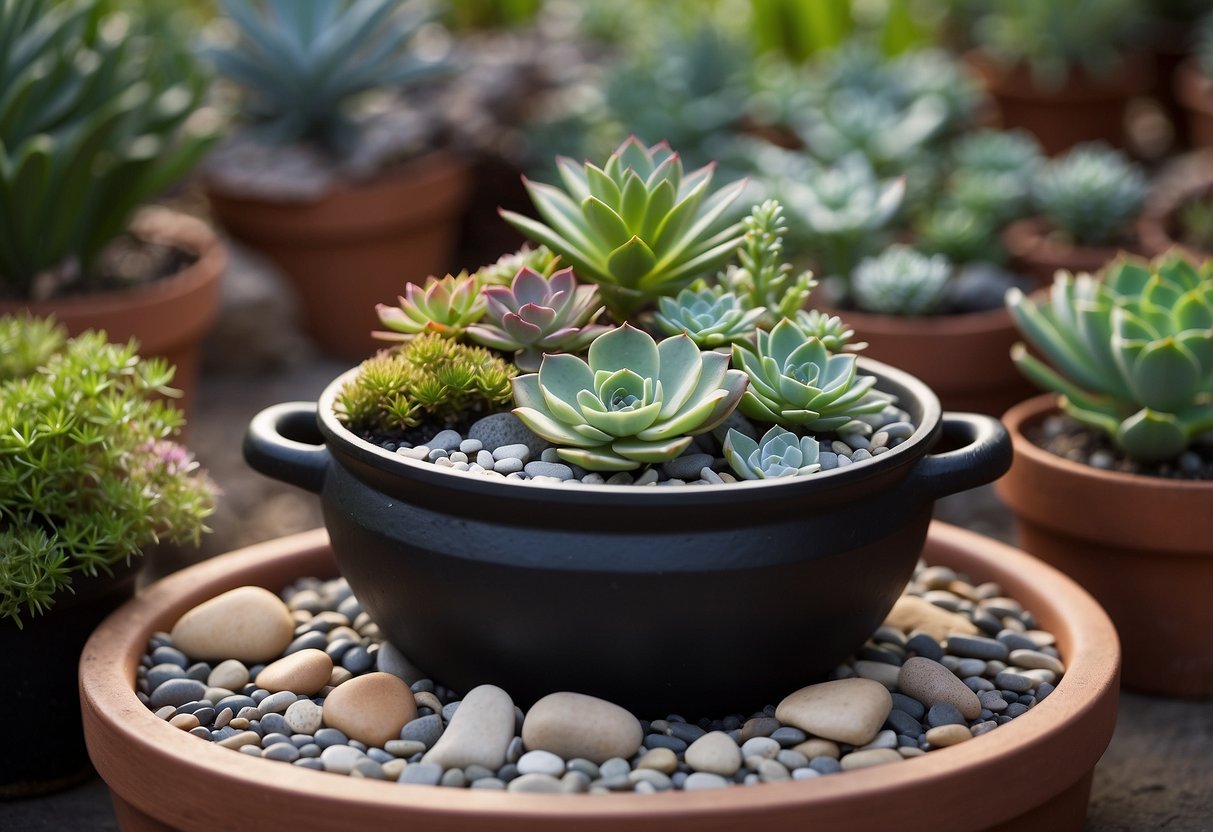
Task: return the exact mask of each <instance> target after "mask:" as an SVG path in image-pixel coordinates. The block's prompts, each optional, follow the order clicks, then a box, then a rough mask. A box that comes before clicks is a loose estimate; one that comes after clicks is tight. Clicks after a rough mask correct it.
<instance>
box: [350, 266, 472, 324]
mask: <svg viewBox="0 0 1213 832" xmlns="http://www.w3.org/2000/svg"><path fill="white" fill-rule="evenodd" d="M398 300H399V306H388V305H387V304H383V303H380V304H378V305H377V306H376V307H375V311H376V312H377V313H378V314H379V322H380V323H381V324H383V325H384V326H385V327H387V328H388V329H389V330H391V331H390V332H374V333H372V335H374V336H375V337H376V338H379V339H380V340H383V341H407V340H409V339H410V338H412V337H414V336H416V335H419V334H421V333H423V332H436V333H439V334H441V335H444V336H446V337H448V338H456V339H458V338H462V337H463V335H464V333H465V332H466V331H467V329H468V327H469V326H471V325H472V324H474V323H475V322H476V321H478V320H480V318H481V317H483V315H484V313H485V310H486V308H487V302H486V300H485V298H484V297H483V296H482V295H481V293H480V286H479V283H478V282H477V280H476V276H475V275H469V274H468V273H467V272H460V273H459V274H458V275H449V274H448V275H446V276H445V277H443V278H441V279H438V278H436V277H430V278H429V279H427V280H426V282H425V285H424V286H418V285H417V284H416V283H410V284H408V285H407V286H406V287H405V290H404V296H403V297H400V298H398Z"/></svg>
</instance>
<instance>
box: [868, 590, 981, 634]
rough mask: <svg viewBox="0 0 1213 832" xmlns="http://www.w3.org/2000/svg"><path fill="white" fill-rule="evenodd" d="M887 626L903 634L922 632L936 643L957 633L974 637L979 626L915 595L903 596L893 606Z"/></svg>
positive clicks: (886, 622) (886, 621)
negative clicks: (915, 631) (913, 631)
mask: <svg viewBox="0 0 1213 832" xmlns="http://www.w3.org/2000/svg"><path fill="white" fill-rule="evenodd" d="M884 623H885V626H887V627H896V628H897V629H899V630H901V631H902V632H903V633H908V632H910V631H911V630H921V631H922V632H924V633H927V634H928V635H929V636H931V638H933V639H935V640H936V641H943V640H944V639H946V638H947V637H948V636H950V635H952V634H954V633H956V634H960V635H974V634H976V633H977V625H975V624H974V623H973V622H972V621H970V620H969V619H967V618H965V617H964V616H963V615H958V614H956V613H954V612H949V611H947V610H945V609H943V608H942V607H937V606H935V605H934V604H932V603H930V602H929V601H924V600H923V599H922V598H919V597H917V596H914V595H903V596H901V597H900V598H898V599H897V602H896V603H894V604H893V609H892V610H890V611H889V614H888V616H886V617H885V620H884Z"/></svg>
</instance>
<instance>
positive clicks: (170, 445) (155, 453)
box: [0, 317, 216, 627]
mask: <svg viewBox="0 0 1213 832" xmlns="http://www.w3.org/2000/svg"><path fill="white" fill-rule="evenodd" d="M0 343H2V344H4V345H5V348H6V351H7V352H8V353H9V355H10V356H20V357H21V358H19V359H18V361H16V362H13V364H12V365H10V367H9V368H8V369H10V370H13V371H14V374H13V375H11V376H9V377H7V378H4V379H3V380H2V381H0V553H2V554H0V619H5V618H8V619H11V620H12V621H14V622H15V623H16V624H17V626H19V627H20V626H21V625H22V623H23V619H24V618H28V617H29V616H34V615H38V614H40V613H42V612H45V611H46V610H47V609H48V608H49V607H51V606H52V605H53V604H54V603H55V598H56V597H58V596H60V595H61V594H62V593H63V592H65V591H69V590H70V588H71V584H72V581H73V579H74V578H75V577H76V576H79V575H96V574H98V573H109V572H111V571H112V568H113V567H114V566H117V565H118V564H121V563H125V562H127V561H128V560H129V559H130V558H132V557H134V556H137V555H139V554H141V553H142V552H143V551H144V550H145V549H147V548H148V547H150V546H152V545H153V544H155V543H157V542H160V541H168V542H172V543H180V544H184V543H190V542H193V543H196V542H197V541H198V538H199V536H200V535H201V533H202V532H203V531H205V526H204V520H205V518H206V517H207V515H209V514H210V513H211V512H212V511H213V510H214V498H215V491H216V489H215V487H214V484H213V483H212V482H211V481H210V480H209V479H208V478H207V477H206V476H205V475H204V474H203V473H202V472H201V471H199V470H198V465H197V463H196V462H195V461H194V459H193V457H192V456H191V455H190V453H189V452H188V451H187V450H186V449H185V448H183V447H182V446H181V445H179V444H177V443H176V441H174V440H175V437H177V436H178V435H179V434H180V431H181V427H182V424H183V417H182V415H181V412H180V411H178V410H177V409H175V408H174V407H173V406H172V405H171V404H169V403H168V402H167V401H166V400H165V398H164V397H163V394H166V393H171V392H174V391H171V390H170V389H169V388H168V384H169V383H170V381H171V380H172V375H173V369H172V367H170V366H169V365H168V364H167V363H165V361H164V360H163V359H150V360H144V359H140V358H139V356H138V354H137V352H136V349H137V348H136V345H135V344H134V343H133V342H132V343H130V344H125V345H121V344H110V343H107V342H106V339H105V334H104V333H99V332H87V333H85V334H83V335H80V336H78V337H76V338H72V339H70V340H68V339H66V338H65V333H64V332H63V330H62V329H60V328H57V327H54V326H53V325H51V324H49V323H46V322H41V321H38V320H32V319H29V318H7V317H3V318H0Z"/></svg>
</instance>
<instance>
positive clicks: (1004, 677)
mask: <svg viewBox="0 0 1213 832" xmlns="http://www.w3.org/2000/svg"><path fill="white" fill-rule="evenodd" d="M994 685H995V686H996V687H998V688H999V689H1001V690H1010V691H1014V692H1015V693H1027V692H1028V691H1030V690H1031V689H1032V677H1031V676H1024V675H1022V674H1019V673H1013V672H1011V671H1009V670H1004V671H1003V672H1002V673H999V674H998V675H996V676H995V677H994ZM154 696H155V695H154V694H153V698H154Z"/></svg>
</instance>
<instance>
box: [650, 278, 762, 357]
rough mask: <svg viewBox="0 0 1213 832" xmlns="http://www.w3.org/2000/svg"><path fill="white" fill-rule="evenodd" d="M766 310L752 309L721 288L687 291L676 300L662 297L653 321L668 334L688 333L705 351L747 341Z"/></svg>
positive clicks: (708, 287)
mask: <svg viewBox="0 0 1213 832" xmlns="http://www.w3.org/2000/svg"><path fill="white" fill-rule="evenodd" d="M766 311H767V310H766V307H763V306H759V307H757V308H753V309H751V308H748V307H747V306H746V304H745V303H743V302H742V301H741V300H740V299H739V298H738V297H737V296H736V295H735V294H733V293H732V292H726V291H725V290H724V289H723V288H722V287H720V286H702V287H700V288H694V287H691V288H687V289H683V290H682V291H681V292H679V293H678V296H677V297H675V298H658V299H657V313H656V314H655V315H654V316H653V320H654V321H656V323H657V325H658V326H659V327H660V328H661V329H662V331H663V332H665V333H666V334H667V335H677V334H678V333H680V332H685V333H686V335H687V337H689V338H690V339H691V340H692V341H694V342H695V343H696V344H697V345H698V346H700V347H702V348H704V349H714V348H716V347H721V346H725V345H727V344H732V343H734V342H737V341H745V340H747V339H749V338H750V336H752V335H753V334H754V328H755V324H756V323H757V321H758V319H759V318H761V317H762V316H763V315H764V314H765V313H766Z"/></svg>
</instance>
